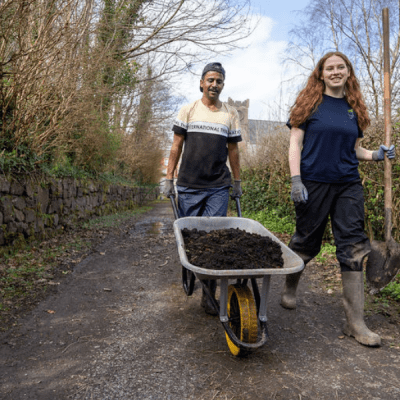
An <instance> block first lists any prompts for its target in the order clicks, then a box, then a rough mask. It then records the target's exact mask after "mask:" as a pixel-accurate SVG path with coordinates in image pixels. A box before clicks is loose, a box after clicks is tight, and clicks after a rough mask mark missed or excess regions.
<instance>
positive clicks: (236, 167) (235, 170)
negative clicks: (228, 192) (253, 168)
mask: <svg viewBox="0 0 400 400" xmlns="http://www.w3.org/2000/svg"><path fill="white" fill-rule="evenodd" d="M228 157H229V164H230V166H231V170H232V175H233V179H235V180H239V179H240V160H239V146H238V145H237V143H229V144H228Z"/></svg>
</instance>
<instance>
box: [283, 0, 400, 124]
mask: <svg viewBox="0 0 400 400" xmlns="http://www.w3.org/2000/svg"><path fill="white" fill-rule="evenodd" d="M385 7H387V8H389V14H390V38H391V45H390V55H391V77H392V79H391V83H392V88H391V89H392V101H393V109H396V108H399V106H400V92H399V91H400V82H399V80H400V66H399V56H400V25H399V8H400V1H393V0H311V2H310V4H309V6H308V7H307V8H306V9H305V10H304V11H302V12H301V13H300V15H301V16H302V18H301V20H300V22H299V24H298V25H296V26H295V27H294V28H293V29H292V31H291V37H292V40H291V42H290V43H289V45H288V48H287V58H286V61H287V62H289V63H291V64H294V65H296V66H297V67H299V71H301V72H303V73H305V74H307V75H308V74H309V72H310V70H312V69H313V68H314V67H315V64H316V62H317V61H318V60H319V59H320V57H321V56H322V55H323V54H325V53H326V52H328V51H341V52H343V53H344V54H346V55H347V56H348V57H349V59H350V60H351V61H352V63H353V66H354V68H355V71H356V75H357V77H358V79H359V80H360V83H361V86H362V89H363V92H364V96H365V99H366V101H367V104H368V106H369V109H370V111H371V112H372V114H373V115H374V116H375V117H376V118H377V117H378V116H379V114H381V112H382V111H381V107H382V98H383V75H384V73H383V39H382V35H383V33H382V9H383V8H385Z"/></svg>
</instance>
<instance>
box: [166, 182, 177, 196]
mask: <svg viewBox="0 0 400 400" xmlns="http://www.w3.org/2000/svg"><path fill="white" fill-rule="evenodd" d="M163 193H164V196H166V197H171V196H174V195H175V189H174V180H173V179H166V180H165V182H164V190H163Z"/></svg>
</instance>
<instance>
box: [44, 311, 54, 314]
mask: <svg viewBox="0 0 400 400" xmlns="http://www.w3.org/2000/svg"><path fill="white" fill-rule="evenodd" d="M46 312H47V313H48V314H55V313H56V312H55V311H54V310H46Z"/></svg>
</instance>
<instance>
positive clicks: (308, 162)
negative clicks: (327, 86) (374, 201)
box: [287, 94, 363, 183]
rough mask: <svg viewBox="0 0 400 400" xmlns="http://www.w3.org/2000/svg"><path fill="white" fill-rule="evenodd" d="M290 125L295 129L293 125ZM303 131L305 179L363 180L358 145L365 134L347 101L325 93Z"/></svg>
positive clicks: (302, 165) (326, 180) (301, 165)
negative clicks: (358, 140)
mask: <svg viewBox="0 0 400 400" xmlns="http://www.w3.org/2000/svg"><path fill="white" fill-rule="evenodd" d="M287 126H288V127H289V128H291V126H290V123H289V122H288V124H287ZM299 128H300V129H302V130H304V132H305V133H304V139H303V150H302V152H301V163H300V173H301V179H304V180H309V181H316V182H325V183H341V182H351V181H353V180H356V179H358V178H359V177H360V175H359V173H358V164H359V163H358V160H357V157H356V152H355V150H354V146H355V143H356V140H357V138H362V137H363V133H362V131H361V130H360V128H359V127H358V122H357V116H356V113H355V112H354V111H353V110H352V109H351V107H350V105H349V104H348V103H347V101H346V99H344V98H335V97H331V96H327V95H325V94H324V95H323V101H322V103H321V104H320V105H319V107H318V108H317V111H316V112H314V113H313V114H312V115H310V117H309V118H308V119H307V121H306V122H305V123H304V124H302V125H300V126H299Z"/></svg>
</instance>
